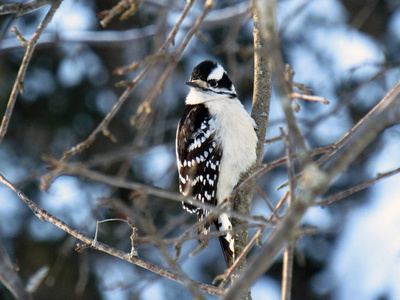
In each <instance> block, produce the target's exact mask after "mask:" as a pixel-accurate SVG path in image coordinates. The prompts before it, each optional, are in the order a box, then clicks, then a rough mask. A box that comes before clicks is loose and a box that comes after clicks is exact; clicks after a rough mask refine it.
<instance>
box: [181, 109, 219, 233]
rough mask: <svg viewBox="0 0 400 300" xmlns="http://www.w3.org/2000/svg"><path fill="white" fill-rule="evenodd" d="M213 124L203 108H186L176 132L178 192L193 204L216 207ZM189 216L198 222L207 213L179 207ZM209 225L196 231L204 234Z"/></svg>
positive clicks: (216, 163) (216, 151)
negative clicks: (194, 215)
mask: <svg viewBox="0 0 400 300" xmlns="http://www.w3.org/2000/svg"><path fill="white" fill-rule="evenodd" d="M212 122H213V120H212V118H211V115H210V113H209V111H208V109H207V108H206V107H205V106H204V105H203V104H199V105H187V106H186V109H185V111H184V112H183V115H182V118H181V121H180V122H179V126H178V131H177V139H176V140H177V145H176V151H177V160H178V169H179V170H178V171H179V191H180V192H181V193H182V194H183V195H184V196H192V197H193V202H192V203H193V204H194V201H200V202H202V203H209V204H212V205H216V202H217V201H216V195H217V183H218V174H219V168H220V161H221V157H222V149H221V148H220V147H219V146H218V145H217V144H216V142H215V141H214V135H215V132H214V130H213V127H214V126H213V124H212ZM183 208H184V209H185V210H187V211H188V212H190V213H197V218H198V221H199V222H201V221H202V220H203V219H204V218H205V217H206V216H207V215H208V214H209V211H207V210H204V209H201V208H198V207H197V206H195V205H191V204H187V203H183ZM209 231H210V223H207V224H205V226H204V227H203V228H200V229H199V233H203V234H207V233H209Z"/></svg>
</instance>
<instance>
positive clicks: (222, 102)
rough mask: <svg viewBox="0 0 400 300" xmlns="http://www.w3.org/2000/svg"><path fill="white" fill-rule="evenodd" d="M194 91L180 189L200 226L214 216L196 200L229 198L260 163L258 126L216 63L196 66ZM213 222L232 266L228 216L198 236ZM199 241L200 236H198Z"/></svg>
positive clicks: (182, 141)
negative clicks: (244, 174) (247, 173)
mask: <svg viewBox="0 0 400 300" xmlns="http://www.w3.org/2000/svg"><path fill="white" fill-rule="evenodd" d="M186 84H187V85H188V86H189V87H190V92H189V94H188V95H187V97H186V107H185V110H184V112H183V114H182V118H181V120H180V122H179V124H178V130H177V134H176V157H177V166H178V172H179V191H180V192H181V193H182V194H183V195H184V196H187V197H192V198H193V202H191V203H192V204H193V205H191V204H187V203H183V208H184V209H186V210H187V211H188V212H190V213H196V214H197V222H201V221H202V220H204V218H205V217H207V216H208V215H209V213H210V211H209V210H207V209H202V208H199V207H197V206H196V201H200V202H202V203H208V204H212V205H219V204H221V203H222V202H224V200H226V199H227V198H228V197H229V195H230V194H231V192H232V190H233V188H234V187H235V185H236V184H237V183H238V181H239V180H240V177H241V175H242V174H243V173H244V172H246V171H247V170H249V168H250V167H251V166H252V165H253V164H254V162H255V160H256V144H257V135H256V132H255V128H256V124H255V122H254V120H253V119H252V118H251V117H250V115H249V114H248V113H247V112H246V110H245V109H244V107H243V105H242V103H241V102H240V100H239V99H238V98H237V95H236V91H235V87H234V86H233V83H232V81H231V80H230V79H229V77H228V74H227V73H226V71H225V70H224V69H223V68H222V67H221V65H219V64H218V63H216V62H214V61H211V60H205V61H203V62H201V63H200V64H198V65H197V66H196V67H195V68H194V69H193V72H192V74H191V76H190V81H189V82H186ZM212 222H214V223H215V225H216V227H217V229H218V230H220V231H228V232H227V233H226V234H225V235H223V236H220V238H219V239H220V242H221V247H222V250H223V253H224V257H225V261H226V263H227V265H228V267H229V266H230V265H231V263H232V262H233V260H234V244H233V243H234V241H233V233H232V232H229V231H230V230H231V229H232V224H231V221H230V220H229V217H228V215H227V214H226V213H222V214H220V215H219V216H218V220H211V221H210V222H206V224H204V225H203V226H200V227H199V229H198V234H199V235H201V234H203V235H207V234H208V233H209V232H210V226H211V223H212ZM199 241H201V236H200V238H199Z"/></svg>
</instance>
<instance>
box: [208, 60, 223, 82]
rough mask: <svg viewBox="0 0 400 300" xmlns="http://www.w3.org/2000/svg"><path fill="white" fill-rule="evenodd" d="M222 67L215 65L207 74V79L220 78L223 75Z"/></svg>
mask: <svg viewBox="0 0 400 300" xmlns="http://www.w3.org/2000/svg"><path fill="white" fill-rule="evenodd" d="M224 73H225V70H224V68H223V67H222V66H221V65H220V64H218V65H217V67H216V68H215V69H214V70H213V71H212V72H211V73H210V75H208V77H207V80H210V79H214V80H216V81H218V80H220V79H221V78H222V76H224Z"/></svg>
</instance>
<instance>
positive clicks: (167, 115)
mask: <svg viewBox="0 0 400 300" xmlns="http://www.w3.org/2000/svg"><path fill="white" fill-rule="evenodd" d="M4 2H6V3H18V2H20V1H12V0H8V1H2V4H3V3H4ZM117 3H118V1H116V0H115V1H109V0H86V1H82V0H64V1H63V3H62V4H61V6H60V8H59V10H58V11H57V12H56V14H55V17H54V19H53V21H52V22H51V24H50V25H49V26H48V28H47V29H46V31H45V32H44V34H43V35H42V37H41V39H40V40H39V44H38V46H37V48H36V50H35V52H34V55H33V57H32V60H31V62H30V65H29V67H28V71H27V74H26V78H25V93H24V94H21V95H20V96H19V97H18V100H17V103H16V105H15V109H14V112H13V114H12V119H11V123H10V126H9V129H8V132H7V135H6V136H5V138H4V140H3V142H2V144H1V145H0V173H1V174H3V175H4V176H5V177H6V178H7V179H8V180H10V181H11V182H12V183H14V184H15V185H16V186H18V187H19V188H20V189H22V190H23V191H24V193H25V194H26V195H27V196H28V197H29V198H31V199H32V200H33V201H35V202H36V203H38V204H39V205H40V206H41V207H43V208H44V209H46V210H48V211H49V212H50V213H52V214H53V215H55V216H56V217H58V218H60V219H62V220H63V221H65V222H66V223H68V224H69V225H71V226H72V227H74V228H76V229H78V230H79V231H81V232H83V233H84V234H87V235H89V236H94V231H95V227H96V220H103V219H106V218H119V217H121V218H125V217H126V216H128V217H132V218H135V217H136V218H140V217H143V218H144V219H145V220H147V221H148V222H149V223H151V224H150V225H154V226H155V228H157V229H158V231H159V234H161V235H162V236H164V237H168V238H172V237H178V236H179V235H180V234H182V233H183V232H184V231H185V230H186V229H188V228H189V227H190V226H192V225H193V224H194V222H195V217H194V216H191V215H189V214H187V213H185V212H184V211H182V209H181V204H180V203H178V202H175V201H171V200H166V199H161V198H157V197H153V196H148V197H142V196H140V195H139V196H138V195H137V194H136V193H135V192H134V191H132V190H129V189H122V188H117V187H115V186H112V185H109V184H107V183H104V182H98V181H95V180H88V179H87V178H84V177H79V176H61V177H59V178H57V179H56V180H55V181H54V182H53V183H52V185H51V186H50V188H49V189H48V190H47V191H41V190H40V188H39V185H40V178H41V177H42V176H43V175H45V174H46V173H47V172H49V171H48V170H47V169H46V166H47V165H48V163H46V162H45V161H44V160H43V158H44V156H54V157H57V158H60V157H61V156H62V155H63V153H64V152H65V151H67V150H68V149H70V148H71V147H73V146H74V145H76V144H77V143H79V142H81V141H83V140H85V139H86V138H87V137H88V135H89V134H90V133H91V132H92V131H93V130H94V129H95V128H96V127H97V125H98V124H99V122H100V121H101V120H102V119H103V118H104V117H105V115H106V114H107V112H108V111H109V110H110V109H111V107H112V106H113V105H114V104H115V103H116V101H117V99H118V97H119V96H120V95H121V93H122V92H123V90H124V88H122V87H116V86H115V84H116V83H118V82H119V81H121V80H131V79H132V78H134V76H135V75H137V74H138V72H139V71H140V70H141V69H143V66H145V64H144V62H143V60H144V59H145V58H146V57H147V56H149V55H151V54H155V53H156V52H157V50H158V49H159V48H160V46H161V45H162V44H163V43H164V41H165V40H166V37H167V36H168V34H169V32H170V30H171V29H172V27H173V26H174V24H175V23H176V22H177V20H178V18H179V16H180V14H181V12H182V10H183V8H184V6H185V4H186V2H185V1H172V0H171V1H168V0H163V1H161V0H160V1H152V0H144V1H143V2H142V4H141V5H140V7H139V8H138V10H137V12H136V13H135V14H134V16H132V17H130V18H128V19H127V20H124V21H120V20H119V19H118V18H114V19H113V20H112V21H111V22H110V23H109V24H108V25H107V27H106V28H103V27H101V26H100V24H99V21H100V19H99V18H97V17H96V15H98V14H99V13H100V12H102V11H104V10H108V9H111V8H112V6H114V5H116V4H117ZM203 5H204V1H196V3H195V4H194V6H193V8H192V9H191V10H190V12H189V14H188V16H187V17H186V19H185V20H184V22H183V24H182V28H181V30H180V31H179V32H178V34H177V36H176V38H175V45H178V46H179V45H180V43H181V42H182V40H183V38H184V37H185V35H186V33H187V32H188V30H189V28H190V27H191V26H192V24H193V22H194V20H195V19H196V18H197V17H198V16H199V15H200V13H201V11H202V8H203ZM248 9H249V1H239V0H230V1H223V0H220V1H218V2H217V5H216V6H215V8H214V9H213V10H212V11H211V12H210V14H209V15H208V16H207V17H206V19H205V21H204V24H203V25H202V27H201V28H200V29H201V30H200V34H199V36H195V37H194V38H193V39H192V40H191V41H190V43H189V44H188V46H187V48H186V49H185V51H184V52H183V55H182V59H181V60H180V61H179V63H178V65H177V67H176V68H175V70H174V71H173V72H172V74H171V75H170V76H169V78H168V79H167V81H166V84H165V87H164V88H163V90H162V92H161V93H160V94H158V95H157V96H156V98H155V99H154V100H153V101H152V102H151V114H150V115H149V116H148V117H147V118H145V119H144V120H138V119H137V118H136V119H135V118H134V116H135V115H136V112H137V109H138V107H139V105H140V104H141V103H142V101H143V100H144V99H146V97H147V96H148V95H149V93H150V92H151V91H152V90H153V89H154V86H155V84H156V83H157V81H158V80H160V75H161V74H162V73H163V71H164V70H165V67H166V66H167V63H168V57H166V58H165V59H160V60H159V61H158V62H157V63H156V64H155V65H154V67H153V68H152V69H151V70H150V72H149V73H148V74H147V76H146V77H145V78H144V80H142V81H141V82H140V84H139V85H138V86H137V88H136V89H135V90H134V91H133V92H132V93H131V94H130V96H129V98H128V100H127V102H126V103H125V104H124V106H123V107H122V109H121V110H120V111H119V112H118V113H117V115H116V116H115V117H114V118H113V120H112V121H111V123H110V124H109V127H108V128H109V130H110V132H111V133H112V135H114V136H115V138H116V142H113V141H111V140H110V139H109V138H108V137H105V136H103V135H101V134H100V135H99V136H98V137H97V138H96V140H95V142H94V143H93V144H92V145H91V146H90V147H89V148H88V149H86V150H84V151H83V152H82V153H81V154H80V155H77V156H74V157H72V158H71V160H70V162H71V163H82V164H84V165H85V166H86V167H87V168H90V169H91V170H93V171H96V172H98V173H102V174H106V175H110V176H117V177H119V178H125V179H126V180H128V181H130V182H138V183H142V184H146V185H149V186H154V187H159V188H164V189H166V190H168V191H172V192H177V191H178V185H177V181H178V180H177V172H176V166H175V148H174V139H175V131H176V126H177V123H178V120H179V118H180V114H181V112H182V111H183V108H184V100H185V96H186V94H187V92H188V88H187V86H185V84H184V82H185V81H187V80H188V78H189V76H190V73H191V70H192V68H193V67H194V66H195V65H196V64H198V63H199V62H201V61H202V60H204V59H215V60H217V61H218V62H220V63H221V64H222V65H223V66H224V67H225V69H226V70H227V71H228V74H229V76H230V77H231V79H232V81H233V82H234V84H235V86H236V90H237V92H238V95H239V98H240V99H241V100H242V102H243V104H244V105H245V107H246V109H248V110H249V111H250V109H251V99H252V87H253V36H252V30H253V23H252V20H251V18H250V14H249V10H248ZM47 10H48V6H44V7H42V8H40V9H38V10H36V11H34V12H31V13H28V14H26V15H24V16H21V17H19V18H17V19H15V18H13V16H12V15H1V16H0V26H1V27H0V29H1V33H0V34H1V41H0V115H1V116H3V114H4V111H5V108H6V105H7V102H8V99H9V95H10V93H11V89H12V86H13V84H14V81H15V78H16V76H17V72H18V69H19V66H20V64H21V61H22V58H23V55H24V52H25V48H23V47H21V45H20V42H19V41H17V40H16V38H15V35H14V34H12V33H10V29H11V27H12V26H17V28H18V29H19V31H20V32H21V34H22V35H23V36H24V37H25V38H26V39H30V37H31V35H32V34H33V33H34V32H35V30H36V28H37V26H38V25H39V23H40V21H41V20H42V18H43V17H44V15H45V14H46V12H47ZM277 22H278V30H279V34H280V38H281V40H282V51H283V54H284V58H285V60H286V62H287V63H289V64H290V65H291V66H292V67H293V68H294V70H295V72H296V73H295V77H294V81H296V82H298V83H302V84H305V85H306V86H308V87H310V88H311V89H312V93H313V94H314V95H318V96H322V97H325V98H327V99H328V100H329V101H330V104H328V105H324V104H322V103H310V102H305V101H302V100H299V105H300V107H301V109H300V111H299V112H298V113H297V118H298V121H299V124H300V126H301V129H302V132H303V133H304V135H305V136H306V138H307V142H308V145H309V147H310V148H317V147H322V146H327V145H329V144H331V143H334V142H335V141H337V140H338V139H339V138H341V137H342V136H343V135H344V134H345V133H346V132H347V131H348V130H349V129H350V128H351V127H352V126H353V125H354V124H355V123H356V122H358V121H359V120H360V119H361V118H362V117H363V116H364V115H365V114H366V113H367V112H368V111H369V110H370V109H371V108H372V107H374V105H376V103H378V101H379V100H380V99H381V98H382V97H383V96H384V95H385V94H386V93H387V92H388V91H389V90H390V89H391V88H392V87H393V86H394V84H395V83H397V82H398V81H399V80H400V68H399V63H400V51H399V49H400V1H397V0H386V1H385V0H368V1H360V0H358V1H357V0H343V1H340V0H318V1H316V0H315V1H303V0H285V1H278V10H277ZM176 47H177V46H170V47H169V48H168V51H167V52H172V51H173V50H175V49H176ZM150 59H152V58H150ZM153 59H154V58H153ZM135 61H136V62H139V69H138V70H137V71H135V72H133V73H128V74H125V75H123V76H118V75H116V74H115V73H113V71H114V70H115V69H116V68H118V67H121V66H125V65H129V64H131V63H133V62H135ZM279 127H285V120H284V117H283V113H282V111H281V108H280V104H279V100H278V99H277V97H276V95H275V94H273V97H272V101H271V111H270V121H269V125H268V129H267V136H266V139H273V138H275V137H278V136H279V135H280V130H279ZM265 149H266V154H265V157H264V159H263V161H264V162H270V161H273V160H275V159H277V158H280V157H283V156H284V155H285V154H284V145H283V143H282V142H281V141H278V142H274V143H266V144H265ZM399 166H400V129H399V127H398V126H397V127H396V126H395V127H392V128H390V129H387V130H386V131H385V132H384V133H383V134H382V135H381V136H380V138H379V139H377V140H376V141H375V142H374V143H373V144H372V145H370V146H369V147H368V148H367V149H366V150H365V151H364V152H363V153H362V155H360V157H359V158H358V159H357V161H356V162H355V163H354V164H353V165H352V166H351V167H350V168H349V169H348V170H347V172H346V173H345V174H344V175H342V176H340V177H339V178H338V179H337V180H336V182H335V183H334V185H333V186H332V188H331V189H330V190H329V191H328V192H327V194H326V196H327V195H330V194H334V193H336V192H338V191H342V190H345V189H348V188H350V187H352V186H354V185H356V184H359V183H362V182H364V181H366V180H368V179H371V178H373V177H374V176H375V175H376V174H377V173H382V172H387V171H390V170H392V169H396V168H398V167H399ZM286 177H287V176H286V169H285V167H284V166H281V167H278V168H275V169H274V170H272V171H270V172H268V173H267V174H265V175H264V176H263V177H262V178H260V179H259V180H258V182H257V184H258V186H259V187H260V188H261V189H262V190H263V191H264V192H265V193H266V194H267V196H268V198H269V199H270V200H271V201H272V202H273V204H276V203H277V202H278V201H279V200H280V198H281V197H282V196H283V195H284V193H285V192H286V191H285V189H281V190H279V191H277V190H276V188H277V187H278V186H280V185H281V184H282V183H284V182H285V181H286ZM399 182H400V180H399V175H395V176H393V177H390V178H388V179H385V180H383V181H379V182H378V183H376V184H375V185H373V186H371V187H369V188H367V189H365V190H363V191H361V192H358V193H356V194H353V195H351V196H350V197H347V198H345V199H343V200H340V201H338V202H335V203H333V204H332V205H329V206H328V207H326V208H320V207H313V208H311V209H310V210H309V212H308V213H307V215H306V216H305V219H304V226H315V228H316V230H317V234H315V235H310V236H304V237H302V238H301V239H300V240H298V241H297V242H296V254H295V264H294V274H293V292H292V295H293V297H292V298H293V299H294V300H297V299H344V300H347V299H352V300H355V299H363V300H369V299H371V300H372V299H373V300H378V299H379V300H390V299H393V300H395V299H400V235H399V231H400V204H399V203H400V185H399ZM252 212H253V214H254V215H263V216H265V217H266V216H268V215H269V213H270V211H269V210H268V207H267V206H266V204H265V201H264V200H263V199H262V198H261V196H260V195H259V194H257V193H256V194H255V198H254V203H253V207H252ZM149 220H150V221H149ZM137 225H138V228H139V235H144V234H146V233H147V234H148V233H149V231H151V230H150V229H149V228H148V227H146V221H145V222H138V224H137ZM150 225H149V226H150ZM254 232H255V231H250V234H254ZM130 233H131V231H130V228H129V227H128V226H127V225H126V224H125V223H123V222H112V223H105V224H101V226H100V232H99V240H100V241H102V242H105V243H108V244H110V245H112V246H113V247H115V248H118V249H121V250H123V251H127V252H129V251H130V239H129V236H130ZM267 234H268V232H267ZM264 238H265V237H264ZM0 241H1V242H2V244H3V246H4V247H5V249H6V251H7V253H8V255H9V256H10V258H11V260H12V261H13V262H14V263H15V265H16V267H17V268H18V269H19V274H20V276H21V278H22V280H23V281H24V283H27V282H28V281H29V279H30V278H31V277H32V276H33V275H34V274H35V273H36V272H37V271H38V270H40V269H42V268H48V275H47V276H46V278H45V279H44V281H43V283H42V284H41V285H40V286H39V288H38V290H37V291H36V292H35V294H34V297H35V298H36V299H177V298H180V299H191V295H190V293H189V292H188V290H187V289H186V288H185V287H183V286H181V285H180V284H177V283H175V282H173V281H170V280H168V279H164V278H161V277H159V276H157V275H154V274H152V273H150V272H148V271H146V270H143V269H141V268H139V267H136V266H134V265H131V264H128V263H126V262H123V261H120V260H118V259H116V258H113V257H110V256H107V255H105V254H102V253H99V252H95V251H91V250H85V251H83V252H82V253H78V252H76V251H74V248H75V247H76V243H77V240H76V239H74V238H72V237H70V236H68V235H67V234H66V233H64V232H63V231H61V230H60V229H58V228H56V227H55V226H54V225H52V224H49V223H45V222H42V221H40V220H39V219H38V218H37V217H35V216H34V215H33V214H32V212H31V211H30V210H29V209H28V208H27V207H26V205H24V204H23V203H22V201H21V200H20V199H19V198H17V196H16V195H15V194H14V193H13V192H11V191H10V190H9V189H8V188H6V187H5V186H3V185H1V186H0ZM195 248H196V241H192V242H187V243H185V244H184V245H183V248H182V254H181V257H180V259H179V261H178V262H179V264H180V265H181V266H182V268H183V269H184V271H185V272H186V273H187V274H189V276H190V277H191V278H193V279H195V280H199V281H202V282H205V283H209V284H211V282H212V280H213V278H214V277H215V276H217V275H219V274H221V273H223V271H224V268H225V265H224V261H223V258H222V254H221V252H220V250H219V244H218V241H212V242H211V243H210V245H209V246H208V247H207V249H205V250H203V251H202V252H200V253H199V254H198V255H196V256H195V257H194V258H189V257H188V255H189V253H190V252H191V251H193V250H194V249H195ZM138 250H139V255H140V256H141V257H144V258H146V259H148V260H150V261H152V262H154V263H156V264H159V265H161V266H165V262H164V261H163V258H162V255H160V252H159V251H158V250H157V249H156V248H155V247H154V246H152V245H151V243H141V244H140V245H139V249H138ZM168 251H170V253H171V255H172V256H173V255H174V253H175V252H174V249H173V246H171V247H170V248H168ZM281 270H282V263H281V258H279V259H278V260H277V261H276V263H275V264H274V265H273V266H272V268H271V269H270V270H269V271H268V272H267V273H266V274H265V276H263V277H262V278H260V280H259V281H258V282H257V283H256V284H255V286H254V287H253V288H252V293H253V299H255V300H258V299H280V282H281ZM208 297H209V299H215V298H216V297H213V296H208ZM0 298H1V299H13V297H12V295H11V294H10V293H9V292H8V290H7V289H6V288H5V287H4V286H0Z"/></svg>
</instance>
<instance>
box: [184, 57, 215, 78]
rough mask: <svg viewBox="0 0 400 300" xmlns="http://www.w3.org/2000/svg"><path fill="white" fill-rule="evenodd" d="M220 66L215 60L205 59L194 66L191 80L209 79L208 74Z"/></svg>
mask: <svg viewBox="0 0 400 300" xmlns="http://www.w3.org/2000/svg"><path fill="white" fill-rule="evenodd" d="M217 66H218V64H217V63H216V62H215V61H212V60H205V61H202V62H201V63H199V64H198V65H197V66H196V67H194V69H193V71H192V75H190V80H196V79H201V80H203V81H207V78H208V75H210V73H211V72H212V71H213V70H214V69H215V68H216V67H217Z"/></svg>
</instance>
